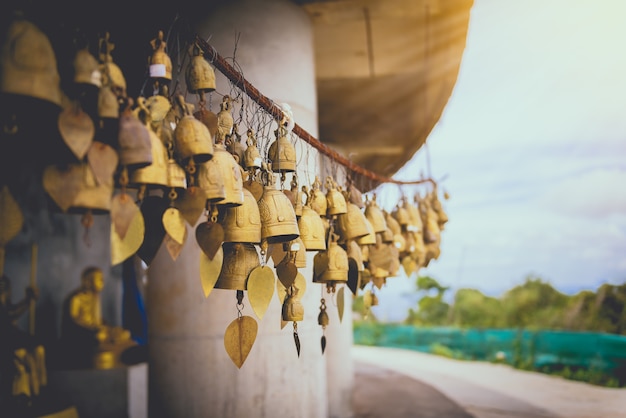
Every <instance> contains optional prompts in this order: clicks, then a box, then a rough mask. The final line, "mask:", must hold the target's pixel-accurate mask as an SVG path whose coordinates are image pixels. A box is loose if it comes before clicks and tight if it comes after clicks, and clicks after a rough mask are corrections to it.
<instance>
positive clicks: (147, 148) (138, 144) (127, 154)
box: [100, 87, 165, 169]
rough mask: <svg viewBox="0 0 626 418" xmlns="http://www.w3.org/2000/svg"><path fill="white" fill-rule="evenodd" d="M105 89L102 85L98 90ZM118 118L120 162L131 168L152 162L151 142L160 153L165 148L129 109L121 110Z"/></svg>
mask: <svg viewBox="0 0 626 418" xmlns="http://www.w3.org/2000/svg"><path fill="white" fill-rule="evenodd" d="M107 89H109V88H108V87H103V88H102V89H100V91H102V90H107ZM116 103H117V100H116ZM119 119H120V121H119V130H118V136H117V137H118V145H119V147H118V154H119V157H120V164H121V165H123V166H126V167H128V168H132V169H134V168H141V167H145V166H147V165H150V164H152V161H153V155H154V153H153V150H152V143H153V142H155V143H156V144H157V145H156V146H157V147H160V149H158V150H155V151H157V152H159V155H161V154H162V153H163V152H164V150H165V147H163V144H162V142H161V141H160V140H159V138H158V137H157V136H156V134H154V132H152V135H151V134H150V133H151V130H150V129H149V128H148V127H147V126H146V125H144V124H143V123H141V121H140V120H139V119H137V117H135V115H133V114H132V112H130V111H129V110H127V111H125V112H123V113H122V115H121V116H120V118H119ZM161 158H163V157H161ZM162 163H165V161H164V160H163V161H162Z"/></svg>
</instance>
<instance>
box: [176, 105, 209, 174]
mask: <svg viewBox="0 0 626 418" xmlns="http://www.w3.org/2000/svg"><path fill="white" fill-rule="evenodd" d="M176 103H177V104H178V106H179V107H180V109H181V110H182V112H183V114H184V116H183V117H182V118H181V119H180V121H179V122H178V124H177V125H176V129H175V130H174V139H175V140H174V151H175V152H176V156H177V158H178V159H180V160H181V162H182V163H183V164H184V165H186V164H187V162H188V161H189V159H190V158H193V160H194V162H196V163H203V162H205V161H208V160H210V159H211V158H213V153H214V150H213V138H212V137H211V133H210V132H209V129H208V128H207V127H206V126H205V125H204V124H203V123H202V122H200V121H199V120H198V119H196V118H195V117H193V116H192V115H191V113H190V112H189V110H188V107H187V104H186V103H185V99H184V98H183V96H181V95H179V96H177V97H176Z"/></svg>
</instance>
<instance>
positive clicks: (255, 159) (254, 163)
mask: <svg viewBox="0 0 626 418" xmlns="http://www.w3.org/2000/svg"><path fill="white" fill-rule="evenodd" d="M247 135H248V139H247V140H246V145H248V147H247V148H246V150H245V151H244V153H243V167H244V168H245V169H246V170H250V169H255V168H261V164H262V163H263V158H261V153H260V152H259V149H258V148H257V142H256V138H255V137H254V133H253V132H252V131H251V130H250V129H248V132H247Z"/></svg>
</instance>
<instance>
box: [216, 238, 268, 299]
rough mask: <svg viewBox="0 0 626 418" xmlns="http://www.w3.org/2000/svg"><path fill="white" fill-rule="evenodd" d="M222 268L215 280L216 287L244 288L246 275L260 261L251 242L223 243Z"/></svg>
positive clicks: (245, 287)
mask: <svg viewBox="0 0 626 418" xmlns="http://www.w3.org/2000/svg"><path fill="white" fill-rule="evenodd" d="M223 249H224V261H223V263H222V270H221V271H220V275H219V277H218V278H217V282H215V286H214V287H215V288H217V289H232V290H246V289H247V282H248V276H249V275H250V273H251V272H252V270H254V269H255V268H256V267H258V266H259V265H260V264H261V263H260V259H259V253H258V252H257V250H256V247H255V246H254V245H253V244H247V243H224V244H223Z"/></svg>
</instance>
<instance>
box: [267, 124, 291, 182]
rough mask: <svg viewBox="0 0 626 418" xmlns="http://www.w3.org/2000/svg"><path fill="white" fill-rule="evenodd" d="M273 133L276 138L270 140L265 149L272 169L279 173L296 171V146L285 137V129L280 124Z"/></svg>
mask: <svg viewBox="0 0 626 418" xmlns="http://www.w3.org/2000/svg"><path fill="white" fill-rule="evenodd" d="M275 135H276V137H277V139H276V140H275V141H274V142H272V144H271V145H270V148H269V150H268V151H267V159H268V160H269V161H270V162H271V163H272V171H275V172H279V173H291V172H294V171H296V148H295V147H294V146H293V144H292V143H291V141H289V139H288V138H287V129H285V128H284V127H282V126H280V127H279V128H278V129H277V130H276V132H275Z"/></svg>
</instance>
